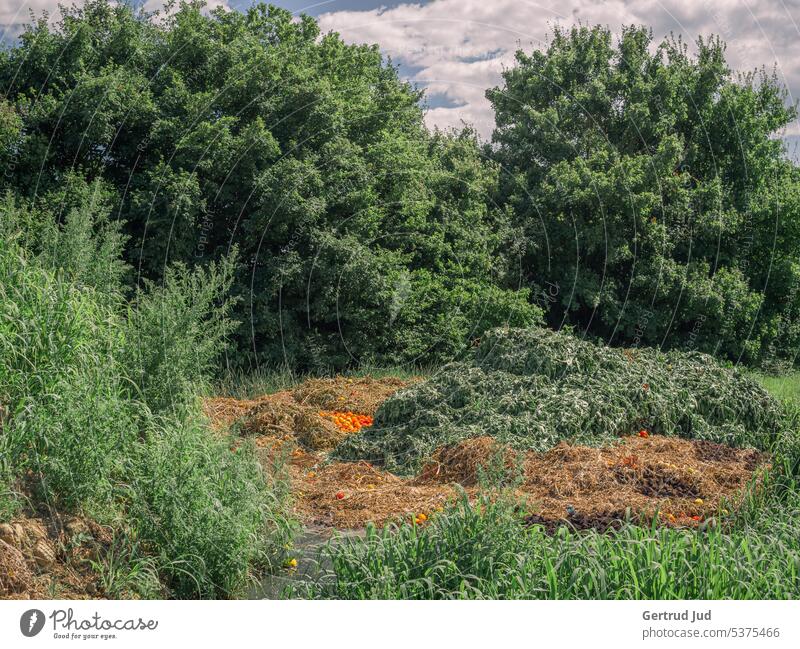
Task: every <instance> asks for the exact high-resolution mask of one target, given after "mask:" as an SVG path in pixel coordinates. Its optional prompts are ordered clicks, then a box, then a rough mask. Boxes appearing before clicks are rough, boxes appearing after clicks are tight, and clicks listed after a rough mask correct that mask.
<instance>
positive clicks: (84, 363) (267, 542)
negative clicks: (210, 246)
mask: <svg viewBox="0 0 800 649" xmlns="http://www.w3.org/2000/svg"><path fill="white" fill-rule="evenodd" d="M84 207H85V206H84ZM3 210H4V211H3V214H2V216H3V217H4V219H3V221H2V223H3V227H2V230H3V236H2V237H0V405H2V407H3V411H2V422H1V424H0V425H1V426H2V428H0V430H1V431H2V434H0V480H1V481H2V483H3V485H2V489H0V501H1V502H0V515H2V516H4V517H9V516H11V515H12V514H13V510H14V507H13V505H14V500H16V501H17V502H16V505H17V509H18V508H19V506H20V503H21V502H25V501H24V500H23V499H27V498H31V499H32V501H31V502H32V504H33V505H34V506H35V507H36V506H39V505H47V506H48V507H51V508H54V509H55V510H57V511H60V512H64V511H73V512H82V513H86V514H89V515H90V516H92V517H94V518H95V519H97V520H98V521H100V522H103V523H108V524H110V525H112V526H113V528H114V529H115V530H116V532H117V534H118V535H119V537H120V538H122V539H127V540H128V542H130V543H131V545H130V547H129V548H128V550H127V551H125V552H120V551H119V550H117V554H121V555H122V556H123V557H124V560H125V561H135V560H136V558H135V557H134V556H132V555H131V553H132V552H134V551H135V552H136V553H139V552H141V553H144V555H143V559H144V560H146V561H147V562H148V565H152V566H154V569H155V572H156V574H157V575H158V576H159V577H160V578H161V580H162V586H163V588H164V592H165V593H167V594H170V595H173V596H179V597H196V596H205V597H209V596H211V597H213V596H217V597H219V596H225V595H230V594H233V593H235V592H236V591H237V589H240V588H242V587H243V586H244V585H245V582H246V578H247V577H248V575H250V574H251V573H252V572H253V571H254V570H255V569H256V568H266V567H268V566H270V565H271V564H273V562H275V561H276V560H277V558H278V556H279V554H280V553H281V552H283V545H284V543H285V542H286V538H287V535H288V533H289V531H290V529H289V524H288V522H287V520H286V517H285V515H284V501H283V498H282V496H281V494H282V493H283V491H282V488H281V486H280V484H279V483H278V481H277V480H276V478H275V476H272V475H271V474H269V473H266V472H265V471H264V470H263V469H262V468H261V466H260V464H259V463H258V462H257V460H256V458H255V456H254V454H253V453H252V452H250V450H249V449H248V448H240V449H238V450H237V451H236V452H232V451H231V450H230V448H229V446H228V443H226V440H225V439H224V438H222V437H217V436H215V435H214V434H213V433H212V432H211V431H210V430H209V429H208V427H207V426H206V424H205V422H203V421H201V420H200V415H199V414H198V413H197V403H196V397H195V395H194V393H193V391H192V389H191V386H192V385H193V382H197V383H195V386H197V384H199V383H201V382H202V381H203V380H204V379H207V370H208V368H209V367H211V366H212V364H213V361H214V359H215V356H216V355H217V354H218V353H219V351H220V349H221V348H220V347H219V346H217V347H215V346H214V345H213V344H212V343H219V341H220V340H221V338H222V337H223V336H224V333H225V331H226V329H228V328H229V327H228V325H227V324H226V322H225V313H226V306H225V304H224V301H223V303H222V304H221V305H215V300H216V299H217V297H218V296H217V295H212V294H211V293H213V292H214V291H215V290H217V289H220V288H221V287H223V286H224V281H222V280H220V279H219V277H220V275H219V274H218V273H216V271H214V270H211V271H209V272H202V271H195V272H193V273H187V272H183V271H180V270H177V271H175V273H174V274H172V273H170V274H168V278H167V281H166V284H165V286H163V287H158V288H153V290H152V291H150V292H148V293H141V294H140V295H139V296H138V298H137V300H136V302H135V303H134V304H133V305H131V306H126V305H125V303H124V302H123V301H121V300H119V299H112V296H114V295H120V294H121V292H122V290H121V288H120V287H117V289H116V290H111V289H110V288H109V286H108V277H107V276H106V277H103V276H102V274H100V275H95V274H94V273H93V272H92V269H93V268H101V267H109V265H110V266H111V267H114V268H117V265H116V264H117V263H118V261H119V260H118V257H117V256H116V254H117V251H116V249H115V247H114V246H104V245H102V244H101V243H100V242H99V241H103V240H105V239H104V238H103V237H104V236H105V235H104V233H105V226H104V225H103V223H100V224H99V228H98V223H94V222H92V220H91V219H90V218H89V217H88V216H87V215H89V214H90V213H91V211H90V210H89V209H88V208H86V209H79V210H78V211H77V212H76V213H75V214H76V215H83V217H82V218H83V219H84V220H83V221H81V223H82V226H81V227H80V228H77V229H76V228H75V226H72V225H70V223H71V222H72V223H74V222H75V221H70V220H69V219H68V220H67V222H66V224H65V225H64V227H63V228H60V227H56V228H55V229H49V230H48V233H49V234H48V238H47V241H49V242H50V244H52V245H53V246H54V247H55V248H54V249H57V250H58V251H59V253H58V255H59V257H58V258H59V259H61V260H63V261H64V265H63V268H62V269H59V270H52V269H51V268H50V264H49V263H48V262H47V259H48V258H47V255H46V254H45V253H44V252H43V251H42V250H39V251H36V250H33V251H30V252H26V251H25V249H23V247H21V245H20V242H31V241H34V240H35V239H36V238H37V237H36V236H35V232H30V231H28V230H26V228H25V225H24V224H25V223H26V222H28V221H27V216H26V215H27V214H28V212H26V211H25V210H24V209H22V208H19V207H18V206H15V205H14V204H13V202H11V201H6V202H5V203H3ZM40 216H41V214H40ZM49 216H52V215H49ZM75 218H76V219H77V218H79V217H77V216H76V217H75ZM10 224H15V225H14V227H13V228H12V227H11V226H10ZM95 231H99V232H100V235H99V236H100V240H99V241H98V240H97V239H95V238H94V235H93V234H92V233H93V232H95ZM76 232H77V233H80V236H78V235H76ZM76 241H80V242H82V243H81V244H80V245H78V244H77V243H76ZM88 249H91V250H94V251H95V253H96V254H94V255H84V254H82V253H81V251H86V250H88ZM69 251H77V253H78V254H75V255H72V253H70V252H69ZM101 251H105V252H106V253H107V254H106V256H104V257H102V258H101V257H100V256H99V255H100V253H101ZM222 275H224V273H222ZM91 278H95V279H96V280H97V281H98V282H99V285H98V286H92V285H90V284H89V283H88V281H89V280H90V279H91ZM176 306H180V307H181V310H177V309H176ZM134 352H137V353H134ZM143 366H145V367H146V369H145V372H144V374H143V373H142V371H141V370H142V367H143ZM150 594H152V593H150Z"/></svg>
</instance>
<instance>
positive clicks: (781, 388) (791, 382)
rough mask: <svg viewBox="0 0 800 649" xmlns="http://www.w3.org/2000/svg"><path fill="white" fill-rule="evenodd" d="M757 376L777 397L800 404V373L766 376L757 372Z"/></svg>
mask: <svg viewBox="0 0 800 649" xmlns="http://www.w3.org/2000/svg"><path fill="white" fill-rule="evenodd" d="M756 378H757V379H758V381H759V382H760V383H761V385H763V386H764V387H765V388H766V389H767V390H769V391H770V393H772V394H773V395H774V396H775V397H777V398H778V399H781V400H783V401H788V402H793V403H798V404H800V373H795V374H788V375H786V376H764V375H760V374H757V375H756Z"/></svg>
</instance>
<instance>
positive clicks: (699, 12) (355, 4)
mask: <svg viewBox="0 0 800 649" xmlns="http://www.w3.org/2000/svg"><path fill="white" fill-rule="evenodd" d="M62 1H63V0H62ZM77 1H78V2H80V1H81V0H77ZM128 1H129V2H130V1H132V2H135V3H137V4H144V5H145V6H146V7H147V8H148V9H156V8H158V7H159V6H160V5H161V3H162V2H163V0H128ZM58 2H59V0H0V34H1V33H2V32H3V30H6V31H7V35H6V37H7V38H8V37H13V35H14V34H16V33H18V31H19V26H20V24H21V23H23V22H25V21H26V20H27V18H28V13H29V10H31V9H33V10H34V11H35V12H36V13H37V14H38V13H41V12H42V11H43V10H48V11H50V12H51V13H52V12H55V11H57V9H56V8H57V5H58ZM213 4H220V5H223V6H226V7H228V8H231V9H244V8H246V7H247V6H249V5H250V4H251V0H213ZM273 4H277V5H279V6H282V7H284V8H286V9H289V10H290V11H292V12H295V13H298V14H299V13H301V12H304V13H308V14H310V15H313V16H315V17H316V18H317V19H318V20H319V22H320V26H321V28H322V30H323V31H324V32H327V31H331V30H333V31H337V32H339V33H340V34H341V36H342V37H343V38H344V39H345V40H346V41H348V42H354V43H379V44H380V46H381V48H382V50H383V51H384V53H385V54H386V55H388V56H390V57H391V59H392V61H393V62H394V63H395V64H397V65H398V66H399V68H400V72H401V74H402V75H403V76H404V77H405V78H407V79H409V80H410V81H412V82H413V83H415V84H417V85H418V86H420V87H423V88H425V89H426V101H427V105H428V110H427V112H426V122H427V124H428V125H429V126H431V127H434V126H438V127H440V128H448V127H459V126H461V125H462V124H464V123H468V124H472V125H474V126H475V127H476V128H477V130H478V132H479V133H480V134H481V135H482V136H483V137H485V138H488V137H490V135H491V131H492V127H493V123H494V120H493V115H492V111H491V107H490V106H489V103H488V102H487V101H486V99H485V97H484V93H485V91H486V89H487V88H490V87H493V86H495V85H497V84H498V83H500V80H501V78H500V75H501V72H502V70H503V69H504V67H508V66H510V65H512V64H513V60H514V52H515V51H516V50H517V49H520V48H521V49H523V50H528V51H529V50H532V49H534V48H541V47H543V46H544V45H545V44H546V42H547V36H548V33H549V32H550V31H551V30H552V27H553V25H554V24H556V23H558V24H560V25H564V26H569V25H571V24H574V23H576V22H578V21H581V22H583V23H589V24H602V25H607V26H609V27H610V28H611V29H612V30H613V31H619V28H620V27H621V26H622V25H629V24H645V25H649V26H651V27H652V29H653V33H654V36H655V37H656V38H657V39H660V38H662V37H663V36H666V35H668V34H669V33H670V32H673V33H675V34H681V35H682V36H683V38H684V40H686V41H690V42H694V41H695V40H696V39H697V37H698V36H700V35H703V36H707V35H710V34H716V35H719V36H721V37H722V38H723V40H725V41H726V42H727V43H728V51H727V58H728V63H729V64H730V65H731V67H732V68H734V69H737V70H742V71H748V70H752V69H754V68H756V67H761V66H766V68H767V69H768V70H770V71H771V70H772V69H773V67H774V68H775V70H776V71H777V74H778V77H779V79H780V80H781V81H782V82H783V83H784V84H785V85H786V87H787V88H788V90H789V101H792V102H794V101H795V100H796V99H800V27H799V26H800V0H758V1H756V0H660V1H659V0H538V1H531V0H427V1H421V2H401V1H397V0H383V1H381V0H273ZM782 135H783V136H784V138H785V139H786V141H787V144H788V145H789V148H790V154H791V155H792V156H793V157H795V158H796V159H797V158H798V156H797V151H798V148H800V147H798V144H800V122H796V123H794V124H792V125H790V126H789V127H788V129H787V131H786V132H785V133H783V134H782Z"/></svg>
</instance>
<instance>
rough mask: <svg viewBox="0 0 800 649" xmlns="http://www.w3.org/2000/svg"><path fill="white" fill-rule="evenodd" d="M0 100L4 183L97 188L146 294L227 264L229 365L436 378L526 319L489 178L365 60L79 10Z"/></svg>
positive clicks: (8, 72)
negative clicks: (111, 202) (176, 266)
mask: <svg viewBox="0 0 800 649" xmlns="http://www.w3.org/2000/svg"><path fill="white" fill-rule="evenodd" d="M0 87H1V88H2V89H3V92H4V94H5V96H6V99H7V103H4V104H0V109H1V110H0V116H2V115H5V114H6V113H8V115H9V118H8V119H7V120H6V119H4V120H3V122H0V123H6V122H7V123H9V124H10V125H11V127H13V121H12V120H11V116H13V115H18V116H19V119H20V120H21V122H22V124H21V127H20V128H18V129H16V130H14V129H12V128H11V127H9V128H6V129H5V130H4V131H3V133H5V131H6V130H7V131H8V132H9V133H11V134H13V133H16V132H17V131H18V132H19V134H20V135H19V137H15V138H14V141H15V146H16V148H17V151H18V155H17V157H18V163H17V165H16V166H15V167H14V169H13V172H12V173H11V174H9V176H8V177H7V178H6V179H5V181H0V182H5V183H6V187H7V188H8V189H11V190H13V191H14V192H17V193H18V194H20V195H21V196H22V197H24V198H25V199H26V200H28V201H32V202H36V201H39V200H41V196H42V195H46V194H51V193H52V192H55V191H57V190H58V189H59V188H60V187H62V185H63V184H64V182H65V179H66V178H67V177H68V176H69V174H74V173H79V174H81V175H83V176H84V177H85V178H86V181H87V182H89V183H91V182H94V181H95V180H97V179H102V180H103V182H104V186H110V187H112V188H113V190H114V191H115V192H116V204H115V209H114V213H115V214H116V215H117V216H118V218H120V219H121V220H123V221H124V222H125V224H126V225H125V228H126V234H127V235H128V236H129V237H130V244H129V245H128V247H127V260H128V262H129V263H130V264H131V265H132V266H133V268H134V269H135V271H136V274H137V276H138V278H139V280H140V281H141V280H144V279H149V280H158V279H159V278H160V277H162V276H163V273H164V270H165V268H166V267H167V266H168V265H169V264H171V263H172V262H182V263H184V264H188V265H194V264H202V265H207V264H210V263H211V262H212V261H214V260H216V259H219V258H221V257H223V256H225V255H227V253H228V252H229V251H230V250H232V249H233V248H234V247H235V248H237V249H238V251H239V259H240V260H241V263H240V264H239V266H238V268H237V270H236V273H235V275H236V277H235V280H234V285H233V291H234V293H235V294H236V295H237V296H238V297H239V298H240V300H239V311H238V313H237V316H238V319H239V320H240V321H242V323H243V324H242V327H241V328H240V330H239V332H238V343H239V346H238V349H239V353H238V354H237V355H236V356H235V358H233V359H232V360H233V362H235V363H238V364H246V363H261V362H266V363H268V364H289V365H291V366H295V367H302V368H306V369H308V368H311V369H315V370H319V371H326V370H328V369H331V368H340V367H343V366H346V365H353V364H359V363H367V362H369V363H400V362H415V363H422V362H430V361H433V360H444V359H447V358H449V357H451V356H452V355H454V354H457V353H458V352H459V350H461V349H462V348H463V347H464V345H465V344H467V343H468V342H469V339H470V338H471V337H475V336H479V335H480V333H481V331H483V330H484V329H485V328H487V327H489V326H493V325H496V324H502V323H504V322H507V321H508V322H510V323H512V324H528V323H531V322H535V321H537V320H538V319H539V316H540V313H541V312H540V310H539V309H538V308H537V307H535V306H533V305H531V304H530V303H529V301H528V296H527V291H526V289H522V290H519V291H517V290H515V289H517V288H518V286H516V285H515V284H514V277H513V276H512V275H511V274H510V273H509V271H508V269H509V268H510V267H511V264H510V263H509V256H510V255H509V252H507V251H510V250H513V246H512V245H511V243H510V241H511V240H512V239H513V234H514V232H513V229H512V225H511V223H510V220H509V218H508V214H507V212H506V211H505V210H504V209H503V208H501V207H497V206H494V205H491V204H490V202H489V201H488V200H487V198H488V197H489V196H491V195H492V194H493V193H495V191H496V185H497V182H498V169H497V166H496V165H495V164H494V163H491V162H488V161H486V160H485V159H484V158H483V157H482V156H481V152H480V149H479V147H478V143H477V140H476V137H475V136H474V134H472V133H471V132H469V131H465V132H463V133H460V134H441V133H437V134H431V133H429V132H428V131H427V130H426V128H425V127H424V124H423V121H422V115H423V112H422V103H421V98H422V96H421V93H420V92H419V91H417V90H416V89H414V88H412V87H411V86H410V85H409V84H407V83H405V82H403V81H401V80H400V79H399V78H398V75H397V71H396V69H395V68H394V67H393V66H392V65H391V64H390V63H388V62H386V61H384V60H383V58H382V56H381V54H380V51H379V50H378V47H377V46H374V45H347V44H345V43H344V42H343V41H342V40H341V39H340V38H339V36H338V35H337V34H334V33H331V34H325V35H321V34H320V32H319V28H318V26H317V24H316V22H315V21H314V20H313V19H311V18H309V17H307V16H302V17H301V18H300V19H298V20H295V18H294V17H293V16H292V14H290V13H289V12H288V11H285V10H282V9H278V8H276V7H273V6H266V5H263V4H260V5H256V6H253V7H251V8H250V9H249V10H248V11H246V12H245V13H240V12H236V11H232V12H228V11H224V10H214V11H212V12H211V14H210V15H206V14H204V12H203V11H202V5H201V4H200V3H197V2H193V3H181V4H180V5H179V6H178V7H177V11H175V12H174V13H173V14H171V15H168V16H166V17H164V18H158V17H155V18H154V17H152V16H147V15H139V14H134V12H133V11H132V10H131V9H130V8H128V7H126V6H125V5H124V4H115V5H112V4H110V3H109V2H108V1H107V0H90V1H89V2H87V3H86V4H85V5H84V6H83V7H81V8H73V9H71V10H66V13H65V14H64V17H63V20H62V22H61V23H60V24H59V25H58V26H57V27H56V28H52V27H50V26H48V24H47V23H46V22H45V21H40V22H37V23H35V24H34V25H32V26H30V27H29V28H28V30H27V31H26V32H25V33H24V34H23V35H22V37H21V41H20V43H19V45H18V46H16V47H13V48H11V49H10V50H9V51H8V52H7V53H5V54H4V55H3V56H2V59H0ZM14 128H16V127H14ZM3 137H5V136H3Z"/></svg>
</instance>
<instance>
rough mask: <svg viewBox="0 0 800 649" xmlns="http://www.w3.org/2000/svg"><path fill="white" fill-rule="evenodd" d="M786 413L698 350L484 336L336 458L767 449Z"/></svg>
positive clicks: (536, 332) (411, 464)
mask: <svg viewBox="0 0 800 649" xmlns="http://www.w3.org/2000/svg"><path fill="white" fill-rule="evenodd" d="M783 416H784V412H783V409H782V408H781V406H780V404H779V403H778V402H777V401H776V400H775V399H774V398H773V397H772V396H770V394H769V393H768V392H767V391H766V390H764V389H763V388H762V387H761V386H760V385H758V384H757V383H756V382H755V381H754V380H753V379H751V378H750V377H748V376H747V375H746V374H744V373H743V372H742V371H740V370H738V369H731V368H726V367H723V366H722V365H721V364H719V363H718V362H717V361H715V360H714V359H713V358H712V357H710V356H707V355H705V354H700V353H698V352H691V353H687V352H678V351H670V352H660V351H658V350H655V349H652V348H641V349H633V350H624V349H618V348H609V347H606V346H604V345H597V344H594V343H591V342H587V341H585V340H581V339H579V338H577V337H575V336H573V335H570V334H568V333H564V332H553V331H550V330H548V329H544V328H530V329H496V330H492V331H490V332H487V333H486V334H485V335H484V336H483V337H482V339H481V342H480V345H479V346H478V347H476V348H475V349H474V350H473V351H472V353H471V354H470V356H469V357H468V358H467V359H465V360H464V361H462V362H457V363H451V364H448V365H446V366H444V367H442V368H441V369H440V370H438V371H437V372H436V373H435V374H434V376H433V377H431V378H430V379H429V380H427V381H424V382H421V383H417V384H414V385H412V386H410V387H409V388H406V389H405V390H402V391H401V392H398V393H397V394H395V395H394V396H392V397H390V398H389V399H387V400H386V401H385V402H384V403H383V404H382V405H381V407H380V408H379V409H378V411H377V413H376V415H375V423H374V425H373V426H372V427H371V428H367V429H364V430H363V431H362V432H361V433H359V434H358V435H354V436H352V437H349V438H348V439H346V440H345V441H344V442H343V443H342V444H341V445H340V446H339V447H338V448H337V449H336V453H337V455H338V456H339V457H342V458H346V459H367V460H370V461H373V462H379V463H381V464H384V465H385V466H386V467H387V468H388V469H389V470H392V471H401V472H409V471H413V470H415V469H418V468H419V467H420V465H421V463H422V462H424V461H425V460H426V459H428V458H429V457H430V455H431V454H432V453H433V451H434V450H435V449H436V448H438V447H439V446H442V445H444V444H452V443H454V442H458V441H461V440H463V439H467V438H470V437H480V436H483V435H490V436H492V437H495V438H496V439H498V440H500V441H502V442H504V443H508V444H510V445H512V446H514V447H516V448H523V449H533V450H536V451H547V450H549V449H550V448H552V447H553V446H555V444H557V443H558V442H559V441H560V440H563V439H568V440H571V441H573V442H576V443H580V444H587V445H591V446H596V445H602V444H607V443H610V442H612V441H613V440H615V439H616V438H617V437H618V436H620V435H631V434H634V433H636V432H637V431H638V430H640V429H642V428H645V429H647V430H648V431H650V432H651V433H656V434H661V435H679V436H682V437H688V438H697V439H708V440H712V441H716V442H722V443H727V444H732V445H746V446H755V447H757V448H761V449H764V448H768V447H769V446H770V445H771V444H772V443H773V442H774V441H775V439H776V438H777V436H778V435H779V434H780V433H781V431H782V430H783V428H784V425H783Z"/></svg>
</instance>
